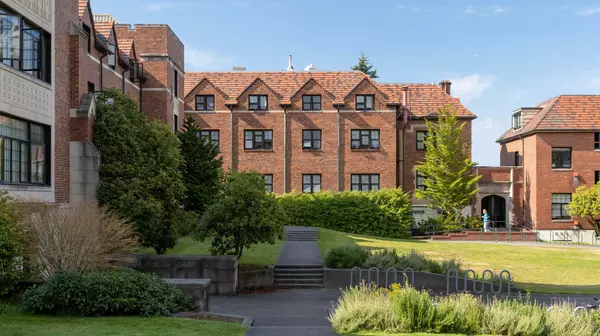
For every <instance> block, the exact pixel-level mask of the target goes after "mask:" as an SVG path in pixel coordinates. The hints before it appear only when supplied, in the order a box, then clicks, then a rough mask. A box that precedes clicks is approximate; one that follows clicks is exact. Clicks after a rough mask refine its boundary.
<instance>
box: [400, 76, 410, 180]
mask: <svg viewBox="0 0 600 336" xmlns="http://www.w3.org/2000/svg"><path fill="white" fill-rule="evenodd" d="M402 91H403V92H404V94H403V95H402V105H404V112H403V114H402V129H401V132H402V146H400V148H401V150H402V155H401V156H400V161H401V162H402V165H401V166H402V190H403V191H406V189H405V187H406V186H405V184H406V178H405V176H406V174H405V168H406V167H405V166H404V163H405V161H404V145H405V143H406V142H405V141H404V139H405V136H404V135H405V133H406V132H405V130H406V127H407V126H408V113H409V110H408V86H406V85H405V86H403V87H402Z"/></svg>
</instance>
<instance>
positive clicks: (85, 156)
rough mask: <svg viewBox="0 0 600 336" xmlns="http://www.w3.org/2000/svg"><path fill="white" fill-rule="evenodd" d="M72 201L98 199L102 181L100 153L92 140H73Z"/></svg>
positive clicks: (71, 165) (71, 152)
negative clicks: (97, 192) (97, 190)
mask: <svg viewBox="0 0 600 336" xmlns="http://www.w3.org/2000/svg"><path fill="white" fill-rule="evenodd" d="M70 156H71V160H70V167H71V174H70V180H71V202H81V201H94V200H96V188H97V187H98V183H99V182H100V153H99V152H98V149H97V148H96V146H94V144H92V143H91V142H75V141H71V150H70Z"/></svg>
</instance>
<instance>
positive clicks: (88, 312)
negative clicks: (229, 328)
mask: <svg viewBox="0 0 600 336" xmlns="http://www.w3.org/2000/svg"><path fill="white" fill-rule="evenodd" d="M193 308H194V302H193V299H191V298H190V297H188V296H187V295H185V294H184V293H183V292H182V291H181V290H179V289H177V288H175V287H174V286H172V285H170V284H169V283H167V282H165V281H164V280H161V279H159V278H158V277H157V276H154V275H150V274H144V273H140V272H136V271H133V270H111V271H94V272H89V273H73V272H62V273H58V274H56V275H55V276H53V277H51V278H50V279H49V280H48V281H47V282H46V283H44V284H42V285H40V286H37V287H34V288H32V289H30V290H28V291H27V292H25V295H24V297H23V301H22V309H23V310H24V311H26V312H31V313H36V314H66V315H78V316H115V315H142V316H166V315H169V314H172V313H175V312H179V311H188V310H192V309H193Z"/></svg>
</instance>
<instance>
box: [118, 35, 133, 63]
mask: <svg viewBox="0 0 600 336" xmlns="http://www.w3.org/2000/svg"><path fill="white" fill-rule="evenodd" d="M117 44H118V45H119V50H120V51H121V53H123V54H124V55H125V56H127V58H132V56H133V55H132V54H131V52H132V50H133V39H120V38H119V37H118V36H117Z"/></svg>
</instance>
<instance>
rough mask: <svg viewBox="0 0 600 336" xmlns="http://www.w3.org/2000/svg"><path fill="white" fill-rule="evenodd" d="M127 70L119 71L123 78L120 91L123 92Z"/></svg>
mask: <svg viewBox="0 0 600 336" xmlns="http://www.w3.org/2000/svg"><path fill="white" fill-rule="evenodd" d="M126 72H127V70H123V72H121V79H122V80H123V88H122V89H121V92H123V94H125V73H126Z"/></svg>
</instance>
